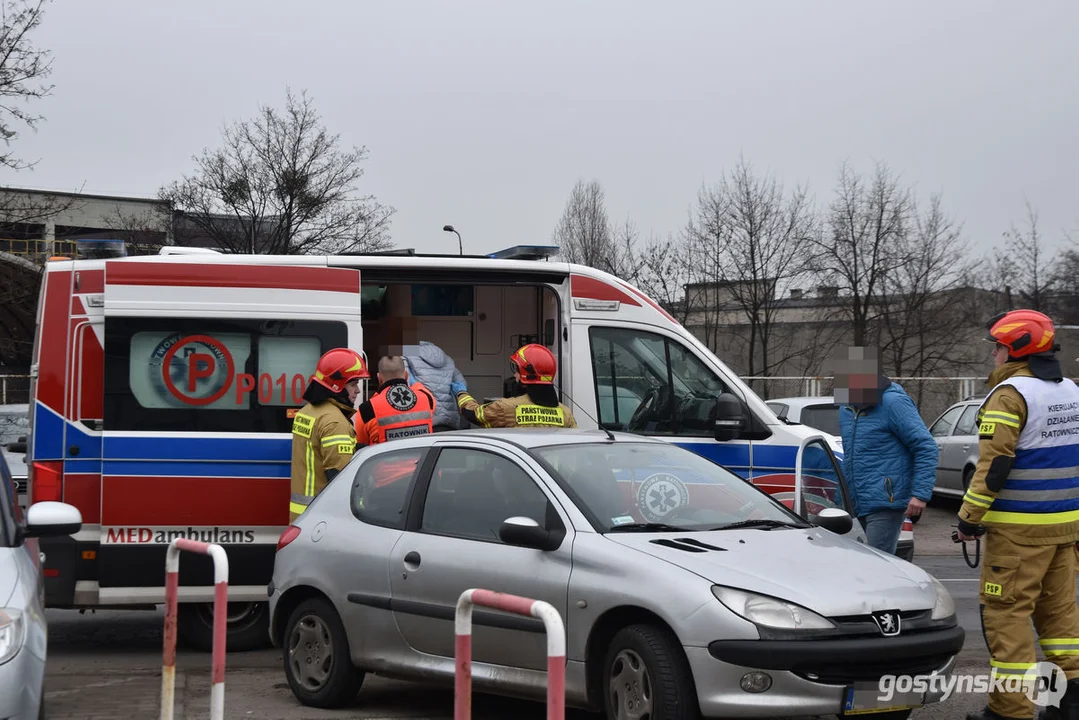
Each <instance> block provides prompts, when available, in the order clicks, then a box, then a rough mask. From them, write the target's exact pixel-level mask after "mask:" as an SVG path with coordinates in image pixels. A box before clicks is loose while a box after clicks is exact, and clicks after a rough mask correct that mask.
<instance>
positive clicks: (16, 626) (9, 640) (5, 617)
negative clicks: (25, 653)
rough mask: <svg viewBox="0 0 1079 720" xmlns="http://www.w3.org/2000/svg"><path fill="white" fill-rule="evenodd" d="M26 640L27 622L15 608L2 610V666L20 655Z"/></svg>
mask: <svg viewBox="0 0 1079 720" xmlns="http://www.w3.org/2000/svg"><path fill="white" fill-rule="evenodd" d="M25 639H26V621H25V620H24V619H23V616H22V613H21V612H20V611H18V610H15V609H14V608H6V609H5V608H0V665H2V664H4V663H6V662H7V661H8V660H10V659H11V658H13V657H15V656H16V655H18V654H19V650H21V649H22V644H23V642H24V641H25Z"/></svg>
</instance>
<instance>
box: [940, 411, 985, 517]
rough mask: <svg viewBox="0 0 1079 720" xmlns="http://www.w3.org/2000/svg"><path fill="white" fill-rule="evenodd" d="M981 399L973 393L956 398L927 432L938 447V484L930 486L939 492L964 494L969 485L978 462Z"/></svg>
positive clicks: (957, 495)
mask: <svg viewBox="0 0 1079 720" xmlns="http://www.w3.org/2000/svg"><path fill="white" fill-rule="evenodd" d="M983 400H984V398H981V397H972V398H967V399H966V400H963V401H962V402H957V403H956V404H955V405H952V406H951V407H950V408H948V409H947V410H945V411H944V412H943V413H941V414H940V417H938V418H937V419H936V420H934V421H933V424H932V425H930V426H929V434H930V435H932V436H933V439H934V440H936V441H937V449H938V450H940V460H939V461H938V462H937V484H936V487H934V488H933V492H935V493H936V494H938V495H949V496H951V497H963V494H964V493H966V491H967V486H969V485H970V478H971V477H973V475H974V468H975V467H977V465H978V408H980V407H981V405H982V401H983Z"/></svg>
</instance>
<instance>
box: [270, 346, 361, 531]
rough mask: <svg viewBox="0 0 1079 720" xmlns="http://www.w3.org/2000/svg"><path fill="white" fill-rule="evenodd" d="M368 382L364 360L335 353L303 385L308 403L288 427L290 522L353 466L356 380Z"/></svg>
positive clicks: (356, 355)
mask: <svg viewBox="0 0 1079 720" xmlns="http://www.w3.org/2000/svg"><path fill="white" fill-rule="evenodd" d="M368 377H370V374H369V372H368V370H367V361H366V360H365V359H364V357H363V355H361V354H360V353H358V352H356V351H355V350H350V349H349V348H334V349H333V350H330V351H329V352H327V353H326V354H325V355H323V356H322V357H321V358H320V359H319V361H318V365H317V366H316V367H315V374H314V375H312V376H311V381H310V382H309V383H308V384H307V390H306V391H305V392H304V395H303V398H304V400H306V401H307V404H306V405H304V406H303V407H302V408H301V409H300V410H299V411H297V413H296V415H295V417H294V419H293V421H292V495H291V497H290V498H289V522H292V521H293V520H295V519H296V518H297V517H299V515H300V514H302V513H303V511H304V510H306V509H307V506H308V505H309V504H310V503H311V501H312V500H314V499H315V496H316V495H318V494H319V493H320V492H321V491H322V489H323V488H324V487H326V483H328V482H329V481H330V480H333V478H334V476H335V475H337V473H339V472H341V470H342V469H343V468H344V467H345V466H346V465H348V463H349V461H350V460H352V453H353V452H354V450H355V448H356V432H355V430H354V429H353V426H352V416H353V414H354V413H355V409H354V403H355V401H356V396H357V395H358V394H359V391H360V390H359V385H360V380H361V379H363V378H368Z"/></svg>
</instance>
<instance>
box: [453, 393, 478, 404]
mask: <svg viewBox="0 0 1079 720" xmlns="http://www.w3.org/2000/svg"><path fill="white" fill-rule="evenodd" d="M469 400H471V401H472V402H475V399H474V398H473V397H472V396H471V395H469V394H468V393H464V394H463V395H458V396H457V407H461V406H462V405H464V404H465V403H466V402H468V401H469Z"/></svg>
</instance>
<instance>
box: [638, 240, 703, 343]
mask: <svg viewBox="0 0 1079 720" xmlns="http://www.w3.org/2000/svg"><path fill="white" fill-rule="evenodd" d="M638 262H639V264H640V269H639V271H638V276H637V283H638V285H639V286H640V288H641V290H642V291H643V292H645V293H646V294H647V295H648V296H649V297H651V298H652V299H653V300H655V301H656V302H657V303H659V305H660V306H661V307H662V308H663V309H664V310H666V311H667V312H669V313H671V315H672V316H673V317H674V318H675V319H676V320H678V321H679V322H681V323H682V324H683V325H684V324H686V321H687V319H688V317H689V309H690V304H689V303H688V302H686V284H687V281H688V277H689V273H688V269H689V263H688V262H687V260H686V253H685V246H684V245H683V244H682V243H681V242H680V241H678V240H677V239H675V238H674V237H672V236H668V238H667V239H666V240H658V239H656V238H652V239H651V240H649V242H648V243H647V244H646V245H645V246H644V248H642V249H641V251H640V252H639V253H638Z"/></svg>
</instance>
